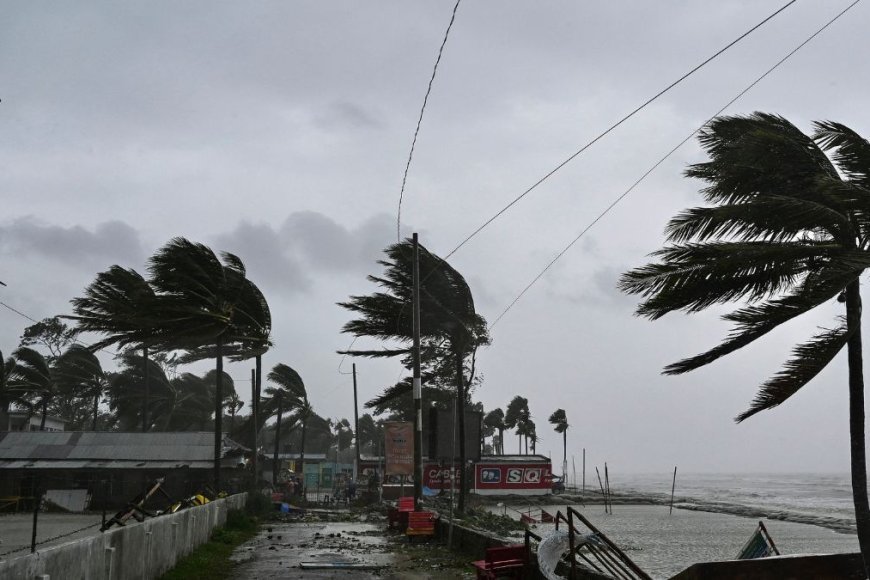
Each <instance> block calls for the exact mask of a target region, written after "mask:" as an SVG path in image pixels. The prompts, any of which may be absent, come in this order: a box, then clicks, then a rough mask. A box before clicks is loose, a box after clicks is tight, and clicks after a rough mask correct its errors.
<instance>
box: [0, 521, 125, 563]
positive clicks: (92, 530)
mask: <svg viewBox="0 0 870 580" xmlns="http://www.w3.org/2000/svg"><path fill="white" fill-rule="evenodd" d="M111 515H112V514H110V515H109V517H111ZM134 522H135V520H134ZM101 523H102V516H101V514H98V513H93V514H59V513H40V514H39V518H38V519H37V525H36V542H37V544H39V545H38V546H37V547H42V546H51V545H55V544H60V543H63V542H68V541H70V540H75V539H78V538H83V537H86V536H92V535H94V534H99V533H100V524H101ZM85 527H87V529H85V530H82V531H77V530H80V529H81V528H85ZM71 532H75V533H72V534H71ZM32 533H33V514H24V513H17V514H9V515H3V516H0V554H6V553H8V552H11V551H12V550H18V549H19V548H27V549H26V550H24V549H22V550H21V551H16V552H15V553H14V554H9V555H10V556H18V555H21V554H26V553H27V552H28V551H29V550H30V538H31V534H32ZM60 535H64V537H62V538H59V539H56V540H52V541H48V542H46V540H48V539H50V538H54V537H55V536H60ZM2 557H3V556H2V555H0V558H2Z"/></svg>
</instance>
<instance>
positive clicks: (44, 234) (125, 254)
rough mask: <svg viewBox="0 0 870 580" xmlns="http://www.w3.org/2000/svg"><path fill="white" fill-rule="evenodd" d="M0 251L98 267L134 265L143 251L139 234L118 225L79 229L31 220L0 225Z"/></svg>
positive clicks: (126, 226)
mask: <svg viewBox="0 0 870 580" xmlns="http://www.w3.org/2000/svg"><path fill="white" fill-rule="evenodd" d="M0 248H2V250H3V251H4V252H6V253H10V252H14V253H16V254H17V255H25V256H26V255H29V256H39V257H41V258H44V259H48V260H50V261H57V262H64V263H69V264H71V265H72V264H74V265H79V264H88V265H91V266H96V267H102V266H103V265H106V266H107V265H111V264H114V263H121V264H129V263H133V264H138V263H139V262H141V261H142V258H143V255H144V253H143V250H142V243H141V240H140V238H139V233H138V232H137V231H136V230H135V229H133V228H132V227H131V226H129V225H128V224H126V223H124V222H121V221H108V222H103V223H100V224H97V225H96V226H94V228H93V229H92V230H89V229H88V228H85V227H83V226H79V225H76V226H70V227H63V226H58V225H51V224H47V223H44V222H42V221H39V220H37V219H35V218H32V217H25V218H19V219H16V220H14V221H12V222H10V223H7V224H5V225H0Z"/></svg>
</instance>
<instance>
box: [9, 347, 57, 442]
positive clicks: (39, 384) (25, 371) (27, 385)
mask: <svg viewBox="0 0 870 580" xmlns="http://www.w3.org/2000/svg"><path fill="white" fill-rule="evenodd" d="M12 356H14V357H15V368H14V369H13V371H12V377H11V379H12V384H13V385H14V386H15V388H17V389H22V390H24V391H26V392H27V393H28V395H29V396H31V397H33V398H34V400H35V406H37V407H39V408H40V409H41V410H42V420H41V421H40V422H39V430H40V431H44V430H45V419H46V417H47V416H48V406H49V405H50V404H51V402H52V401H53V400H54V398H55V396H57V393H58V387H57V382H56V381H55V376H54V373H53V372H52V369H51V367H50V366H49V364H48V361H47V360H46V359H45V357H44V356H42V354H41V353H39V352H38V351H36V350H33V349H32V348H29V347H26V346H22V347H20V348H19V349H18V350H16V351H15V352H13V353H12Z"/></svg>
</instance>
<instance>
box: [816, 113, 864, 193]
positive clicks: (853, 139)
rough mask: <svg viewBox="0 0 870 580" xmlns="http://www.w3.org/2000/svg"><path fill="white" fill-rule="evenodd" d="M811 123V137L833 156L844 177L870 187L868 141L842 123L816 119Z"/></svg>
mask: <svg viewBox="0 0 870 580" xmlns="http://www.w3.org/2000/svg"><path fill="white" fill-rule="evenodd" d="M813 125H814V126H815V129H816V130H815V133H813V139H814V140H815V141H816V143H818V144H819V146H820V147H821V148H822V149H823V150H825V151H827V152H828V153H829V154H830V155H831V156H832V157H833V159H834V163H836V164H837V167H839V168H840V171H842V172H843V173H844V174H845V176H846V178H847V179H849V180H850V181H854V182H857V183H858V184H859V185H861V186H862V187H865V188H870V143H868V142H867V140H866V139H864V138H863V137H861V136H860V135H859V134H858V133H856V132H855V131H853V130H852V129H850V128H849V127H847V126H845V125H843V124H842V123H835V122H833V121H817V122H815V123H813Z"/></svg>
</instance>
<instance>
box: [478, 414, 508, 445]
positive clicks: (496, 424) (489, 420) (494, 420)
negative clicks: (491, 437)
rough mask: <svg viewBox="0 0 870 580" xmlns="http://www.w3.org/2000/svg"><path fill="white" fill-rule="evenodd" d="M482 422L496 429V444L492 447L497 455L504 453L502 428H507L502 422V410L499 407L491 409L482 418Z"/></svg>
mask: <svg viewBox="0 0 870 580" xmlns="http://www.w3.org/2000/svg"><path fill="white" fill-rule="evenodd" d="M483 424H484V425H487V426H488V427H490V428H491V429H493V430H495V431H498V445H497V446H496V445H494V446H493V447H494V448H495V449H494V451H495V453H496V454H497V455H504V443H503V442H504V430H505V429H507V425H505V423H504V411H502V410H501V408H497V409H493V410H492V411H490V412H489V413H487V414H486V416H485V417H484V418H483Z"/></svg>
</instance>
